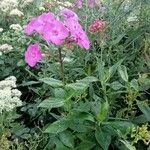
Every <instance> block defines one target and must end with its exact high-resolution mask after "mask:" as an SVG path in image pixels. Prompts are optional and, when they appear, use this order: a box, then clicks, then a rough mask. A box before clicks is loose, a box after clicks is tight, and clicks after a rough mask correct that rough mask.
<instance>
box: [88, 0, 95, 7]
mask: <svg viewBox="0 0 150 150" xmlns="http://www.w3.org/2000/svg"><path fill="white" fill-rule="evenodd" d="M88 6H89V7H90V8H93V7H94V6H95V0H88Z"/></svg>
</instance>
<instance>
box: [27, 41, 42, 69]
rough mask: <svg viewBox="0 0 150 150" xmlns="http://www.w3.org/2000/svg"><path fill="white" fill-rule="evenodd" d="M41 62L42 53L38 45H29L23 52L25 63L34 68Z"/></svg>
mask: <svg viewBox="0 0 150 150" xmlns="http://www.w3.org/2000/svg"><path fill="white" fill-rule="evenodd" d="M40 60H42V53H41V51H40V47H39V45H38V44H30V45H29V46H28V48H27V51H26V52H25V61H26V63H27V64H28V65H29V66H30V67H34V66H35V65H36V64H37V62H38V61H40Z"/></svg>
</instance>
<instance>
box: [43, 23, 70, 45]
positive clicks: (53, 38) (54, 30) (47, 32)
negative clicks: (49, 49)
mask: <svg viewBox="0 0 150 150" xmlns="http://www.w3.org/2000/svg"><path fill="white" fill-rule="evenodd" d="M42 36H43V38H44V39H45V40H46V41H47V42H52V43H53V44H55V45H61V44H63V42H64V40H65V39H66V38H67V37H68V36H69V31H68V29H67V28H66V27H65V26H64V24H63V23H62V22H60V21H58V20H55V21H53V23H52V24H47V25H46V26H45V29H44V32H43V35H42Z"/></svg>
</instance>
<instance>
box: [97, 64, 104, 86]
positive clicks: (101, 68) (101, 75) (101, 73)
mask: <svg viewBox="0 0 150 150" xmlns="http://www.w3.org/2000/svg"><path fill="white" fill-rule="evenodd" d="M97 71H98V76H99V79H100V81H101V82H102V83H104V82H105V68H104V64H103V62H99V63H98V65H97Z"/></svg>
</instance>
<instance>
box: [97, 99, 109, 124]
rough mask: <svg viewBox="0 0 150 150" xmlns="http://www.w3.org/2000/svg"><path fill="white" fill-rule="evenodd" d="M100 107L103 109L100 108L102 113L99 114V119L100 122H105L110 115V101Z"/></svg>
mask: <svg viewBox="0 0 150 150" xmlns="http://www.w3.org/2000/svg"><path fill="white" fill-rule="evenodd" d="M100 107H101V108H100V112H99V113H98V114H97V119H98V121H104V120H105V119H106V117H107V114H108V109H109V104H108V101H106V102H104V103H103V104H102V105H101V106H100Z"/></svg>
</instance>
